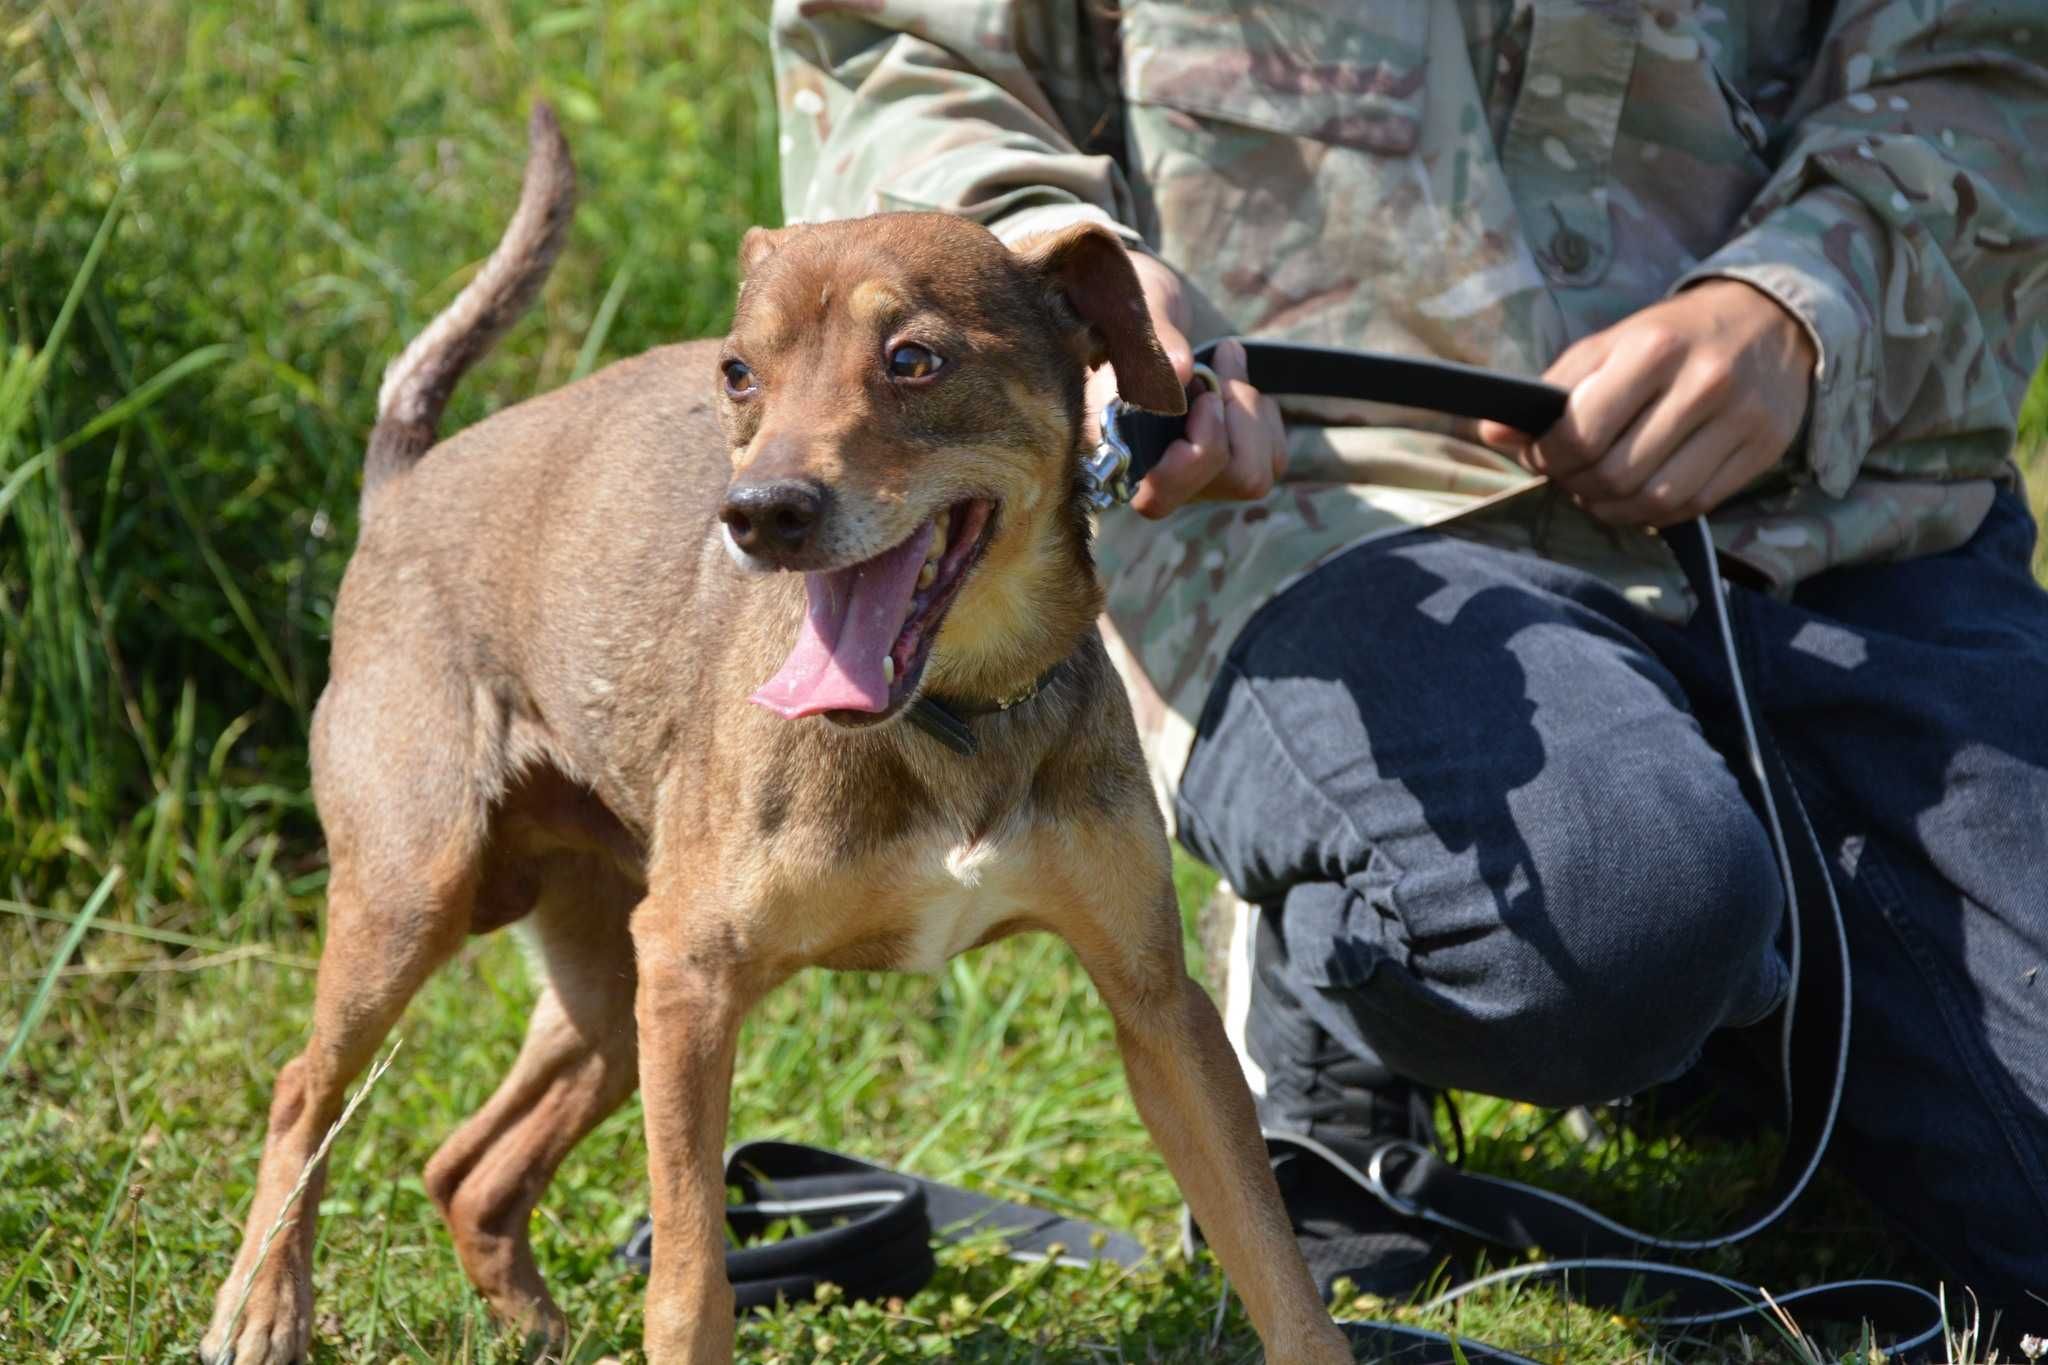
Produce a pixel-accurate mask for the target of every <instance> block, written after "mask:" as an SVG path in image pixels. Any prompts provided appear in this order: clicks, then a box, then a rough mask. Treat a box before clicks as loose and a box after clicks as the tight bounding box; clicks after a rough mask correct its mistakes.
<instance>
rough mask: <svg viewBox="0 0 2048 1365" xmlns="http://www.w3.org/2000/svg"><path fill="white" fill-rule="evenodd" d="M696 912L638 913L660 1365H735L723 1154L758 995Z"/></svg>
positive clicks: (653, 1328) (655, 907) (725, 939)
mask: <svg viewBox="0 0 2048 1365" xmlns="http://www.w3.org/2000/svg"><path fill="white" fill-rule="evenodd" d="M695 909H696V907H695V906H693V905H691V904H690V902H689V899H688V898H687V897H673V898H670V897H661V896H657V895H650V896H649V897H648V898H647V900H645V901H643V902H642V903H641V905H640V906H639V908H638V909H636V910H635V911H634V913H633V946H634V952H635V954H636V956H637V958H638V966H639V973H640V981H639V987H638V991H637V993H636V994H635V996H634V1015H635V1019H636V1022H637V1026H638V1030H639V1038H640V1090H641V1093H642V1095H643V1096H644V1099H645V1104H646V1121H647V1165H648V1178H649V1183H650V1185H651V1187H652V1188H651V1190H650V1200H649V1202H650V1204H651V1206H652V1213H653V1219H654V1265H653V1269H652V1270H651V1272H650V1273H649V1275H648V1279H647V1325H646V1349H647V1359H648V1361H649V1362H651V1365H726V1362H728V1361H730V1360H731V1359H732V1349H733V1296H732V1285H731V1284H730V1283H729V1282H728V1281H727V1280H726V1276H725V1181H724V1172H723V1168H722V1164H721V1161H722V1156H723V1152H722V1150H721V1149H722V1147H723V1145H724V1142H725V1125H726V1115H727V1112H728V1109H729V1107H730V1100H731V1089H732V1069H733V1051H734V1048H735V1046H736V1045H737V1042H738V1038H739V1028H740V1021H741V1020H742V1019H744V1018H745V1017H746V1013H747V1010H748V1009H749V1008H750V1007H751V1006H752V1004H753V1003H754V1001H755V1000H756V999H758V998H759V995H760V991H759V990H758V989H756V988H754V985H753V983H752V981H751V980H750V978H749V975H748V973H747V971H746V966H745V964H744V963H742V962H740V961H738V960H737V958H736V950H735V948H734V946H733V944H734V939H733V937H732V936H731V935H730V934H728V933H724V932H722V926H721V925H719V924H717V923H715V922H711V920H710V917H709V916H699V915H697V914H696V913H694V911H695ZM711 913H712V914H715V913H716V912H715V911H713V912H711Z"/></svg>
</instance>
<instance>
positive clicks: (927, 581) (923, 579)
mask: <svg viewBox="0 0 2048 1365" xmlns="http://www.w3.org/2000/svg"><path fill="white" fill-rule="evenodd" d="M938 581H939V566H938V565H936V564H934V563H932V561H930V560H929V559H927V560H926V561H925V562H924V567H923V568H922V569H919V570H918V571H917V586H918V587H920V588H929V587H930V586H931V585H932V584H934V583H936V582H938Z"/></svg>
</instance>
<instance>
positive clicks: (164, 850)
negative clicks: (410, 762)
mask: <svg viewBox="0 0 2048 1365" xmlns="http://www.w3.org/2000/svg"><path fill="white" fill-rule="evenodd" d="M0 26H4V27H0V70H4V73H5V79H4V81H0V298H4V300H5V311H4V313H0V355H4V369H0V631H4V635H0V641H4V645H5V652H6V660H5V664H4V666H0V860H4V861H0V888H4V889H6V890H7V891H8V892H9V893H10V894H12V895H14V896H16V897H17V898H20V899H24V900H45V899H56V900H65V899H67V898H75V897H77V896H78V895H80V894H82V892H83V891H84V890H85V889H87V888H89V887H90V886H91V885H93V884H94V882H95V881H96V880H97V878H98V876H99V875H100V874H101V873H102V872H103V871H104V870H105V868H107V867H108V866H111V865H112V864H113V863H115V862H120V863H122V864H124V865H125V866H127V867H128V868H129V869H130V871H131V875H132V878H133V880H132V882H131V883H130V885H129V887H128V889H127V890H126V892H124V894H125V895H127V896H130V897H132V898H134V900H135V901H136V902H137V903H139V904H142V905H168V904H173V903H176V904H181V905H185V906H188V907H191V908H192V909H193V910H194V911H196V912H198V913H199V914H200V915H201V917H202V918H204V919H205V920H207V921H210V922H211V927H212V928H214V929H215V930H216V931H233V932H231V933H229V935H228V936H230V937H233V936H235V935H236V934H239V933H240V932H243V931H245V930H246V928H247V927H248V926H249V923H250V920H249V917H248V915H247V914H245V913H244V912H245V911H249V910H251V909H254V908H257V907H260V906H265V905H272V904H275V903H277V901H278V900H279V898H280V897H279V893H280V892H283V891H285V890H287V889H290V888H292V887H294V886H297V887H298V888H299V889H306V888H307V886H308V884H309V882H308V879H309V878H317V867H316V866H315V865H314V864H312V863H310V862H309V861H308V858H309V852H308V851H309V850H310V849H312V848H313V847H314V845H315V841H314V838H313V834H314V831H313V826H312V822H311V818H310V812H309V809H308V807H307V804H306V800H305V796H304V789H305V780H304V752H305V727H306V723H307V717H308V714H309V711H310V708H311V705H312V702H313V700H314V698H315V697H316V696H317V695H318V692H319V688H320V684H321V681H322V676H323V670H324V659H325V640H326V634H327V623H328V613H329V611H330V609H331V605H332V601H333V596H334V589H335V585H336V583H337V581H338V578H339V574H340V570H341V567H342V564H343V563H344V561H345V558H346V554H347V550H348V547H349V546H350V544H351V543H352V542H353V540H354V524H355V489H356V487H357V477H358V465H359V460H360V452H361V444H362V437H363V434H364V433H365V432H366V431H367V430H368V427H369V423H370V421H371V418H372V415H373V413H372V404H373V401H374V395H375V391H376V380H377V377H378V373H379V370H380V368H381V366H382V364H383V363H384V361H385V360H386V359H387V358H388V357H389V356H390V355H392V354H393V353H394V352H395V350H396V349H397V347H398V345H399V343H400V342H401V340H402V339H403V338H404V337H405V336H406V335H408V334H409V333H411V332H412V331H414V330H416V329H417V328H418V327H419V326H420V325H421V324H422V323H423V322H424V321H425V320H426V318H428V317H430V316H431V315H432V314H433V312H434V311H435V310H436V309H437V308H439V307H440V306H441V305H442V304H444V303H446V302H447V300H448V299H449V298H450V297H451V296H452V295H453V293H454V292H455V290H456V289H458V288H459V287H460V286H461V284H462V283H463V281H464V280H465V279H466V277H467V275H468V273H469V272H470V271H471V270H473V269H474V267H475V266H476V264H478V263H479V262H480V260H481V258H482V256H483V255H484V254H485V252H486V251H487V250H488V248H489V246H490V244H491V242H492V241H493V240H494V237H495V234H496V232H497V230H498V228H499V227H500V226H501V225H502V222H503V219H504V216H505V214H506V213H507V211H508V209H509V205H510V202H511V200H512V198H513V196H514V193H515V191H516V186H517V180H518V172H519V166H520V160H521V157H522V155H523V151H524V145H523V138H522V134H521V130H522V128H523V123H524V112H525V108H526V106H527V104H528V103H529V101H530V100H531V99H532V98H533V97H534V95H535V94H537V93H540V92H542V91H545V92H546V93H548V94H549V95H550V96H551V97H552V98H553V99H554V100H555V101H556V102H557V104H558V106H559V107H560V109H561V111H562V114H563V117H564V119H565V121H566V122H567V124H568V125H569V132H570V136H571V138H572V140H573V142H574V144H575V147H576V151H577V155H578V159H579V162H580V164H581V168H582V171H583V176H584V182H585V186H586V194H585V202H584V207H583V209H582V211H581V213H580V214H579V216H578V219H577V224H576V229H575V235H574V239H573V242H572V246H571V249H570V251H569V254H568V256H567V257H566V259H565V260H564V262H563V264H562V266H561V268H560V269H559V270H558V272H557V277H556V280H555V283H554V284H553V286H552V287H551V288H550V289H549V290H548V292H547V294H546V296H545V298H544V302H543V305H542V306H541V308H540V309H538V310H537V316H535V317H534V318H532V319H530V320H529V321H528V322H527V323H525V324H524V325H523V326H522V327H521V328H520V329H519V330H518V331H517V332H515V334H514V335H513V336H512V338H511V339H510V340H509V342H508V344H507V345H506V346H505V348H504V350H503V353H502V354H501V356H500V357H499V358H498V359H497V360H495V361H494V362H493V363H492V364H491V365H489V366H487V367H486V368H485V371H484V372H483V373H482V374H481V375H479V376H477V377H476V378H475V379H474V380H473V381H472V382H471V383H470V384H468V385H467V386H465V388H464V389H463V390H462V392H461V393H460V394H459V395H458V397H457V400H456V403H455V405H454V410H453V411H452V412H451V413H450V415H449V421H450V425H451V426H453V425H458V424H462V423H466V422H469V421H473V420H475V419H476V418H477V417H478V416H479V415H481V414H482V413H484V412H486V411H489V410H490V409H492V408H495V407H498V406H502V405H504V404H506V403H509V402H513V401H517V400H518V399H519V398H522V397H525V396H527V395H528V394H530V393H532V392H535V391H537V390H540V389H544V388H548V387H552V386H554V385H557V384H559V383H560V382H562V381H563V380H564V379H566V378H568V377H569V376H570V375H571V374H572V373H573V372H575V371H577V370H579V369H583V368H588V367H589V366H590V365H592V364H594V363H597V362H598V361H600V360H601V359H602V358H605V357H609V356H611V355H615V354H619V353H622V352H630V351H633V350H638V349H641V348H642V347H644V346H646V345H649V344H652V343H653V342H655V341H656V340H667V339H673V338H675V337H678V336H690V335H703V334H710V333H714V332H716V331H718V330H721V329H722V327H723V324H724V321H725V318H726V316H727V312H728V309H729V305H730V300H731V297H732V289H733V270H732V261H733V257H734V249H735V247H736V244H737V240H738V236H739V234H740V233H741V232H742V231H743V230H744V229H745V228H746V227H747V226H748V225H750V224H752V223H754V222H762V221H770V220H772V219H773V218H774V217H775V213H776V204H775V192H774V185H773V172H774V152H773V144H772V138H773V131H772V109H771V108H770V107H769V106H768V104H767V98H768V96H767V81H766V76H765V53H764V51H763V48H762V44H761V41H760V33H761V30H760V18H759V15H758V13H757V10H756V8H755V7H751V6H742V7H733V6H728V5H717V6H713V5H702V6H690V7H682V8H680V9H679V8H678V7H677V6H674V5H668V4H660V3H653V2H651V0H649V2H647V3H630V4H589V5H581V6H576V5H571V6H562V5H551V4H541V3H505V4H500V3H484V4H476V5H470V6H465V5H457V4H386V3H369V2H367V0H357V2H356V3H304V4H301V3H276V4H267V3H266V4H230V3H196V4H189V5H188V4H181V5H160V4H150V3H142V2H141V0H133V2H130V3H103V4H71V3H50V4H45V5H40V6H37V7H34V8H31V9H28V10H26V11H15V12H14V13H13V17H11V18H0ZM628 281H630V289H626V288H624V286H625V284H626V283H627V282H628Z"/></svg>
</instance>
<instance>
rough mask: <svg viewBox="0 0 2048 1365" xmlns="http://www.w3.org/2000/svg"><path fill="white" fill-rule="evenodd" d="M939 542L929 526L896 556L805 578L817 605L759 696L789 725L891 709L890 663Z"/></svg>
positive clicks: (894, 552)
mask: <svg viewBox="0 0 2048 1365" xmlns="http://www.w3.org/2000/svg"><path fill="white" fill-rule="evenodd" d="M931 543H932V524H931V523H930V522H926V523H925V524H924V525H922V526H920V527H918V528H917V530H916V531H914V532H913V533H912V534H911V537H910V539H908V540H906V541H904V542H903V543H902V544H901V545H898V546H897V547H896V548H895V549H893V550H884V551H883V552H882V553H881V554H878V555H876V556H875V557H874V558H873V559H868V560H863V561H862V562H860V563H858V564H855V565H853V566H852V567H850V568H845V569H834V570H832V571H831V572H830V573H807V574H805V575H804V594H805V596H806V597H808V598H809V599H810V605H809V610H807V611H806V612H805V613H804V623H803V626H802V628H801V629H799V630H798V631H797V634H796V644H795V645H793V646H792V647H791V648H790V651H789V657H788V658H787V659H785V660H783V663H782V669H781V671H780V672H778V673H777V674H776V675H775V676H774V677H772V678H770V679H769V680H768V681H767V682H765V683H763V684H761V690H760V691H758V692H756V693H755V694H754V695H753V697H752V698H751V700H752V701H755V702H757V703H759V704H760V705H762V706H765V707H767V708H768V709H769V710H770V711H773V712H775V714H777V715H778V716H781V717H783V718H784V719H785V720H795V719H796V718H798V717H799V716H815V715H817V714H818V713H819V712H820V711H876V712H879V711H886V710H888V709H889V680H888V678H887V677H886V676H885V675H884V674H883V672H882V660H883V658H884V657H885V656H886V655H887V654H888V653H889V649H890V646H892V645H894V644H895V643H896V635H897V632H899V631H901V630H902V629H903V623H904V622H905V621H906V620H908V619H909V618H910V596H911V594H912V593H913V592H914V591H916V588H917V571H918V570H919V569H921V568H923V567H924V552H925V550H926V548H927V547H928V546H930V545H931Z"/></svg>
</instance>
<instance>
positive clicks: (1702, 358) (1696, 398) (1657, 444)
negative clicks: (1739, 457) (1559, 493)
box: [1559, 347, 1758, 502]
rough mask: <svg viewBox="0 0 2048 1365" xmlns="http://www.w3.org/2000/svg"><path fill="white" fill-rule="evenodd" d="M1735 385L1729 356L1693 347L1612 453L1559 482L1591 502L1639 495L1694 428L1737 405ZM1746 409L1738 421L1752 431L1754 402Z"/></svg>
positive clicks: (1721, 416) (1719, 417)
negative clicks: (1672, 376) (1674, 375)
mask: <svg viewBox="0 0 2048 1365" xmlns="http://www.w3.org/2000/svg"><path fill="white" fill-rule="evenodd" d="M1735 388H1736V385H1735V376H1734V369H1733V367H1732V366H1731V365H1730V364H1729V362H1728V360H1727V357H1726V356H1724V355H1722V354H1721V353H1720V352H1718V351H1716V350H1713V349H1711V348H1706V347H1694V348H1691V351H1690V354H1689V357H1688V360H1687V363H1686V364H1684V365H1683V366H1681V367H1680V369H1679V372H1678V374H1677V376H1676V377H1675V378H1674V379H1672V381H1671V382H1670V384H1669V386H1668V387H1667V388H1665V389H1664V391H1663V392H1662V393H1660V394H1658V395H1657V396H1656V398H1655V399H1654V400H1653V401H1652V402H1651V403H1650V405H1649V406H1648V407H1646V408H1645V409H1644V410H1643V411H1642V412H1641V413H1640V414H1638V415H1637V418H1636V420H1635V421H1634V422H1633V423H1632V424H1631V425H1630V426H1629V428H1628V429H1627V430H1626V431H1624V432H1622V433H1621V435H1619V436H1618V437H1616V438H1615V441H1614V443H1613V445H1611V446H1610V447H1609V448H1608V450H1607V453H1606V454H1604V455H1602V456H1601V457H1600V459H1599V460H1598V461H1597V462H1596V463H1595V464H1593V465H1592V466H1590V467H1589V468H1586V469H1583V470H1580V471H1578V472H1576V473H1574V474H1572V475H1569V476H1566V477H1564V478H1561V479H1560V480H1559V482H1560V483H1562V484H1563V485H1564V487H1565V490H1566V491H1567V492H1569V493H1573V494H1576V495H1577V496H1579V497H1581V498H1584V499H1586V500H1587V501H1588V502H1617V501H1620V500H1622V499H1626V498H1632V497H1634V496H1635V495H1636V494H1637V493H1639V492H1641V491H1642V488H1643V485H1644V484H1646V483H1648V482H1649V481H1650V476H1651V475H1652V474H1654V473H1656V472H1657V471H1658V470H1660V469H1662V468H1663V467H1664V466H1665V465H1666V464H1668V463H1670V461H1671V459H1672V457H1673V456H1675V455H1676V454H1677V453H1678V451H1679V449H1680V448H1681V447H1683V446H1684V445H1685V444H1686V442H1687V441H1689V440H1690V439H1691V438H1692V436H1693V434H1694V433H1695V432H1698V431H1701V430H1703V429H1704V428H1706V427H1707V426H1709V425H1710V424H1716V423H1719V422H1721V421H1722V420H1723V419H1724V417H1726V416H1728V415H1730V413H1731V409H1733V408H1734V407H1735V406H1736V404H1735V399H1736V393H1735ZM1741 410H1742V412H1743V414H1744V416H1742V417H1740V418H1737V419H1736V421H1737V424H1738V425H1739V426H1740V427H1741V428H1742V429H1743V431H1744V432H1745V433H1747V432H1749V431H1753V430H1754V429H1755V428H1756V427H1757V425H1758V422H1757V421H1756V420H1755V418H1754V415H1753V412H1752V410H1751V408H1750V406H1749V405H1747V404H1743V405H1742V409H1741ZM1727 448H1732V443H1730V444H1729V446H1728V447H1727Z"/></svg>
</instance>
